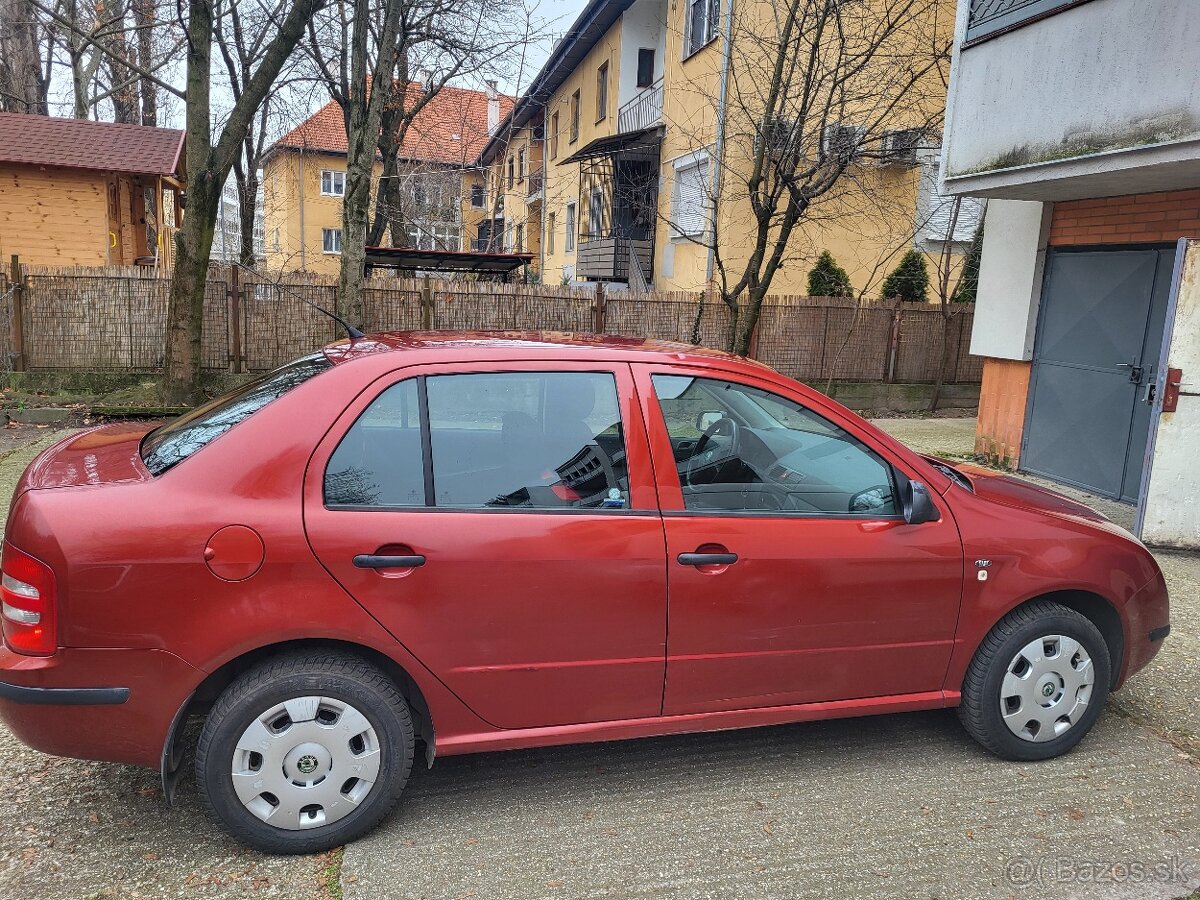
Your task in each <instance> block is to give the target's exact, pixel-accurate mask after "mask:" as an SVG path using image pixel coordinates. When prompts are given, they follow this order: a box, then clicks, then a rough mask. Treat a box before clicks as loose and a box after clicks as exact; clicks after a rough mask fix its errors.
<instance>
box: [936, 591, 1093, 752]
mask: <svg viewBox="0 0 1200 900" xmlns="http://www.w3.org/2000/svg"><path fill="white" fill-rule="evenodd" d="M1111 671H1112V670H1111V662H1110V660H1109V653H1108V646H1107V644H1106V643H1105V642H1104V638H1103V636H1102V635H1101V634H1100V631H1099V629H1097V628H1096V626H1095V625H1094V624H1092V622H1091V621H1090V620H1088V619H1087V618H1086V617H1085V616H1083V615H1081V614H1080V613H1078V612H1076V611H1075V610H1073V609H1069V608H1067V607H1065V606H1063V605H1061V604H1059V603H1053V602H1050V601H1047V600H1039V601H1036V602H1034V603H1030V604H1027V605H1025V606H1022V607H1020V608H1019V609H1015V610H1013V611H1012V612H1011V613H1009V614H1008V615H1007V616H1005V617H1004V618H1003V619H1001V620H1000V621H999V622H998V623H997V624H996V626H995V627H994V628H993V629H992V630H991V631H990V632H988V635H987V637H986V638H984V640H983V643H982V644H981V645H980V646H979V649H978V650H976V651H975V658H974V659H972V660H971V665H970V667H969V668H968V669H967V674H966V677H965V678H964V679H963V690H962V700H961V703H960V705H959V708H958V714H959V718H960V719H961V720H962V723H963V726H964V727H965V728H966V729H967V732H968V733H969V734H970V735H971V736H972V737H973V738H975V740H977V741H978V742H979V743H980V744H982V745H983V746H984V747H986V748H987V749H988V750H990V751H992V752H993V753H995V754H996V755H997V756H1000V757H1003V758H1005V759H1016V760H1037V759H1050V758H1052V757H1055V756H1059V755H1061V754H1063V753H1066V752H1067V751H1068V750H1070V749H1071V748H1072V747H1074V746H1075V745H1076V744H1078V743H1079V742H1080V741H1081V740H1082V739H1083V737H1084V735H1086V734H1087V733H1088V730H1089V729H1091V727H1092V725H1093V724H1094V723H1095V721H1096V719H1097V718H1098V717H1099V715H1100V711H1101V709H1103V707H1104V700H1105V698H1106V697H1107V696H1108V686H1109V684H1110V683H1111V682H1110V678H1111Z"/></svg>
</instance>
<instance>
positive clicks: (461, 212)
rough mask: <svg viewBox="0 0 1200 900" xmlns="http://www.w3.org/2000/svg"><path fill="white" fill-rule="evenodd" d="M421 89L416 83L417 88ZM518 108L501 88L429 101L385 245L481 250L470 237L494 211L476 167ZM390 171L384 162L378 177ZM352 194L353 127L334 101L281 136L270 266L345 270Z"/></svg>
mask: <svg viewBox="0 0 1200 900" xmlns="http://www.w3.org/2000/svg"><path fill="white" fill-rule="evenodd" d="M420 89H421V88H420V85H417V84H413V85H412V86H410V91H419V90H420ZM511 109H512V99H511V98H508V97H502V96H500V94H498V93H497V92H496V90H495V88H494V86H492V87H489V89H488V90H486V91H474V90H467V89H464V88H458V87H444V88H442V89H441V90H440V91H439V92H438V93H437V95H435V96H434V97H433V99H431V100H430V101H429V102H428V104H427V105H426V106H425V107H424V108H423V109H422V110H421V111H420V112H419V113H418V114H417V115H416V116H415V117H414V119H413V121H412V124H411V125H410V126H409V129H408V131H407V133H406V135H405V139H404V142H403V144H402V146H401V149H400V157H401V159H400V166H399V174H398V176H397V177H399V178H400V179H401V182H402V187H401V207H400V209H398V210H394V211H389V213H390V215H389V219H390V220H391V221H393V222H394V223H395V225H394V228H393V227H389V229H388V230H387V231H386V232H385V233H384V236H383V239H382V241H381V245H382V246H405V247H413V248H418V249H424V250H455V251H457V250H470V249H474V247H473V244H472V238H471V236H472V235H475V234H476V233H477V231H478V223H479V222H480V221H481V220H482V219H483V218H484V217H485V216H486V215H487V212H488V210H487V204H486V203H485V202H484V193H483V191H482V185H483V182H484V177H483V174H482V173H480V172H479V171H478V170H477V169H476V167H475V160H476V159H477V157H478V156H479V153H480V151H481V148H482V147H483V146H484V144H485V143H486V142H487V140H488V136H489V134H490V133H491V132H492V131H494V130H495V129H496V127H497V125H498V123H499V121H500V119H501V118H502V117H503V116H504V115H506V114H507V113H508V112H509V111H511ZM382 172H383V163H382V161H381V160H377V161H376V163H375V170H374V177H375V179H376V180H377V179H378V178H379V177H380V176H381V174H382ZM376 186H377V185H372V189H371V196H372V202H374V198H375V196H376ZM345 189H346V130H345V126H344V120H343V118H342V111H341V108H340V107H339V106H338V105H337V104H336V103H332V102H331V103H328V104H326V105H325V106H323V107H322V108H321V109H319V110H318V111H317V112H316V113H314V114H313V115H312V116H310V117H309V118H308V119H306V120H305V121H304V122H302V123H301V124H300V125H298V126H297V127H296V128H294V129H292V130H291V131H289V132H288V133H287V134H285V135H284V136H283V137H282V138H280V139H279V141H277V142H276V143H275V144H274V145H273V146H272V147H271V149H270V150H269V151H268V153H267V156H266V159H265V161H264V163H263V207H264V211H263V219H264V238H265V245H266V247H265V250H266V263H267V267H268V268H269V269H271V270H273V271H306V272H314V273H320V274H335V273H336V272H337V270H338V263H339V256H340V255H341V250H342V197H343V196H344V194H345ZM372 213H374V207H373V208H372ZM393 231H395V232H396V233H395V234H393ZM464 235H467V238H466V239H465V240H464Z"/></svg>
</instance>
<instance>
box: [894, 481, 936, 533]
mask: <svg viewBox="0 0 1200 900" xmlns="http://www.w3.org/2000/svg"><path fill="white" fill-rule="evenodd" d="M903 505H904V521H905V522H907V523H908V524H909V525H920V524H922V523H923V522H936V521H937V520H938V519H939V518H941V516H940V514H939V513H938V511H937V507H936V506H934V505H933V499H932V498H931V497H930V496H929V488H927V487H926V486H925V485H923V484H922V483H921V482H919V481H910V482H908V484H907V485H906V486H905V488H904V499H903Z"/></svg>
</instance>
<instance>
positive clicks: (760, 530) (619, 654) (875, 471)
mask: <svg viewBox="0 0 1200 900" xmlns="http://www.w3.org/2000/svg"><path fill="white" fill-rule="evenodd" d="M668 598H669V602H668ZM1167 630H1168V608H1167V591H1166V586H1165V584H1164V582H1163V577H1162V574H1161V573H1160V572H1159V569H1158V566H1157V565H1156V564H1155V561H1154V559H1153V557H1151V555H1150V554H1149V553H1148V552H1147V551H1146V549H1145V548H1144V547H1143V546H1142V545H1141V544H1140V543H1139V542H1138V541H1136V540H1134V539H1133V538H1132V537H1130V535H1129V534H1127V533H1126V532H1124V531H1123V530H1121V529H1120V528H1118V527H1117V526H1115V525H1113V524H1111V523H1110V522H1108V521H1107V520H1105V519H1104V518H1102V517H1101V516H1099V515H1098V514H1096V513H1094V512H1092V511H1091V510H1090V509H1087V508H1086V507H1083V506H1080V505H1078V504H1076V503H1074V502H1072V501H1070V500H1068V499H1066V498H1064V497H1061V496H1058V495H1057V494H1054V493H1051V492H1049V491H1044V490H1040V489H1038V488H1035V487H1031V486H1029V485H1026V484H1023V483H1021V482H1019V481H1017V480H1015V479H1012V478H1009V477H1005V476H1003V475H998V474H996V473H994V472H991V471H987V470H983V469H977V468H972V467H969V466H965V465H951V464H949V463H947V462H944V461H941V460H937V459H931V458H926V457H923V456H919V455H917V454H916V453H913V452H912V451H910V450H908V449H906V448H905V447H903V446H902V445H900V444H899V443H897V442H896V441H894V440H892V439H891V438H890V437H888V436H887V435H885V434H883V433H882V432H880V431H879V430H877V429H876V428H874V427H873V426H871V425H870V424H868V423H866V422H864V421H863V420H862V419H860V418H858V417H857V416H855V415H854V414H853V413H851V412H850V411H849V410H847V409H845V408H843V407H842V406H839V405H838V404H836V403H834V402H833V401H831V400H829V399H827V398H826V397H824V396H822V395H820V394H818V393H816V392H814V391H812V390H809V389H808V388H806V387H803V386H802V385H800V384H798V383H796V382H794V381H791V380H789V379H787V378H784V377H782V376H780V375H778V374H776V373H774V372H772V371H771V370H769V369H767V368H765V367H763V366H761V365H758V364H756V363H753V362H749V361H747V360H744V359H739V358H736V357H733V356H729V355H725V354H721V353H716V352H711V351H707V350H702V349H698V348H694V347H685V346H682V345H672V344H662V343H653V342H649V341H643V340H626V339H620V338H587V337H574V336H569V335H547V334H512V333H490V334H483V333H457V334H452V333H438V334H417V333H407V334H390V335H378V336H373V337H368V338H362V337H358V338H355V339H353V340H350V341H343V342H340V343H336V344H333V345H331V346H330V347H328V348H326V349H325V350H324V351H322V352H319V353H315V354H313V355H311V356H308V357H305V358H303V359H299V360H297V361H295V362H293V363H291V364H289V365H286V366H284V367H283V368H281V369H278V370H277V371H275V372H271V373H270V374H267V375H264V376H262V377H261V378H259V379H258V380H256V381H254V382H252V383H250V384H247V385H245V386H244V387H241V388H239V389H237V390H235V391H234V392H232V393H230V394H228V395H226V396H224V397H222V398H220V399H218V400H215V401H213V402H211V403H209V404H207V405H205V406H202V407H200V408H198V409H196V410H195V411H193V412H191V413H188V414H187V415H185V416H183V417H181V418H179V419H177V420H175V421H173V422H170V423H168V424H165V425H161V426H159V427H157V428H153V429H152V428H150V427H148V426H141V425H110V426H105V427H100V428H93V429H91V430H89V431H84V432H82V433H79V434H75V435H72V436H71V437H68V438H66V439H65V440H63V441H61V442H60V443H58V444H57V445H56V446H54V447H52V448H50V449H49V450H47V451H46V452H45V453H43V454H42V455H41V456H40V457H38V458H37V459H36V460H35V461H34V462H33V463H32V464H31V465H30V466H29V468H28V470H27V471H26V472H25V474H24V476H23V477H22V479H21V482H20V484H19V485H18V487H17V489H16V494H15V497H14V500H13V505H12V512H11V514H10V516H9V520H8V529H7V534H6V537H5V541H4V553H3V633H4V647H3V649H2V650H0V715H2V716H3V719H4V721H5V722H6V723H7V724H8V726H9V728H11V729H12V730H13V732H15V733H16V735H17V736H18V737H20V738H21V739H22V740H24V741H25V742H26V743H28V744H30V745H31V746H33V747H35V748H38V749H40V750H43V751H45V752H47V753H55V754H60V755H65V756H75V757H82V758H87V759H100V760H112V761H116V762H122V763H135V764H139V765H143V766H151V767H155V768H159V769H161V770H162V773H163V779H164V788H165V790H166V791H167V794H168V796H169V795H170V793H171V790H172V789H173V786H174V782H175V779H176V777H177V776H178V774H179V769H180V765H181V760H182V759H183V756H184V753H185V750H186V749H187V748H185V747H184V746H183V735H184V734H185V733H192V731H191V730H185V728H184V724H185V722H186V721H187V720H188V719H189V718H193V717H199V718H202V719H203V725H202V728H201V729H200V732H199V740H198V744H197V746H196V747H195V776H196V780H197V782H198V786H199V793H200V797H201V800H202V802H203V803H204V805H205V807H206V808H207V809H208V811H209V812H210V813H211V814H212V816H213V817H214V818H215V819H216V820H217V821H218V822H219V823H220V824H221V825H223V826H224V827H225V828H226V829H228V830H229V831H230V832H231V833H232V834H234V835H235V836H236V837H237V838H239V839H240V840H242V841H244V842H246V843H247V844H251V845H253V846H255V847H259V848H262V849H264V850H268V851H273V852H283V853H298V852H311V851H317V850H323V849H326V848H329V847H333V846H336V845H339V844H343V843H345V842H346V841H349V840H353V839H354V838H356V837H358V836H360V835H362V834H363V833H364V832H366V831H368V830H369V829H370V828H372V827H373V826H374V825H376V824H377V823H378V822H379V821H380V820H381V819H382V818H383V817H384V816H385V815H386V814H387V813H388V811H389V810H390V809H391V808H392V806H393V805H394V804H395V803H396V801H397V799H398V798H399V796H400V794H401V791H402V790H403V788H404V784H405V781H406V779H407V777H408V774H409V770H410V768H411V766H412V765H413V761H414V758H415V757H416V756H417V754H418V753H420V754H421V755H422V756H423V758H424V760H426V761H427V762H429V763H432V762H433V760H434V758H435V756H445V755H450V754H455V753H473V752H478V751H487V750H502V749H508V748H515V747H535V746H541V745H547V744H564V743H573V742H580V741H602V740H605V741H606V740H612V739H616V738H633V737H644V736H648V735H661V734H673V733H679V732H694V731H709V730H715V729H723V728H741V727H746V726H753V725H770V724H775V723H781V722H797V721H801V720H807V719H824V718H831V717H837V716H857V715H866V714H871V713H889V712H896V711H899V710H918V709H933V708H939V707H958V709H959V711H960V715H961V718H962V721H963V724H964V725H965V726H966V729H967V731H969V732H970V734H971V735H972V736H973V737H974V738H975V739H976V740H978V741H979V743H980V744H982V745H983V746H984V747H986V748H987V749H988V750H990V751H991V752H993V753H996V754H999V755H1000V756H1003V757H1006V758H1008V759H1016V760H1036V759H1045V758H1048V757H1053V756H1057V755H1058V754H1061V753H1064V752H1066V751H1067V750H1069V749H1070V748H1071V747H1073V746H1074V745H1075V744H1076V743H1077V742H1078V741H1079V740H1080V739H1081V738H1083V736H1084V735H1085V734H1086V733H1087V731H1088V729H1089V728H1091V727H1092V724H1093V723H1094V722H1095V721H1096V717H1097V716H1098V715H1099V713H1100V710H1101V707H1102V706H1103V705H1104V699H1105V697H1106V695H1107V694H1108V692H1109V691H1112V690H1116V689H1118V688H1120V687H1121V685H1122V684H1123V683H1124V682H1125V680H1126V679H1127V678H1128V677H1129V676H1130V675H1131V674H1132V673H1134V672H1136V671H1137V670H1138V669H1140V668H1142V667H1143V666H1145V665H1146V663H1147V662H1148V661H1149V660H1150V659H1151V657H1153V656H1154V654H1155V652H1156V651H1157V650H1158V648H1159V647H1160V646H1161V644H1162V640H1163V638H1164V636H1165V635H1166V633H1167Z"/></svg>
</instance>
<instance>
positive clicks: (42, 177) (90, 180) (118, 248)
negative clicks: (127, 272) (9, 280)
mask: <svg viewBox="0 0 1200 900" xmlns="http://www.w3.org/2000/svg"><path fill="white" fill-rule="evenodd" d="M183 146H184V132H182V131H178V130H175V129H172V128H149V127H146V126H144V125H116V124H113V123H110V122H89V121H86V120H82V119H55V118H51V117H48V116H30V115H24V114H21V113H0V259H3V260H8V259H9V258H10V257H11V256H13V255H14V254H15V255H18V256H20V258H21V261H22V262H24V263H30V264H34V265H50V266H129V265H148V266H153V265H159V266H163V267H169V266H170V261H171V253H172V249H173V243H172V235H173V234H174V231H175V229H176V228H177V227H178V226H179V221H180V216H181V214H182V213H181V210H182V204H181V203H180V202H179V200H180V198H179V195H180V194H181V193H182V191H183V189H184V171H183V165H184V155H183Z"/></svg>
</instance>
